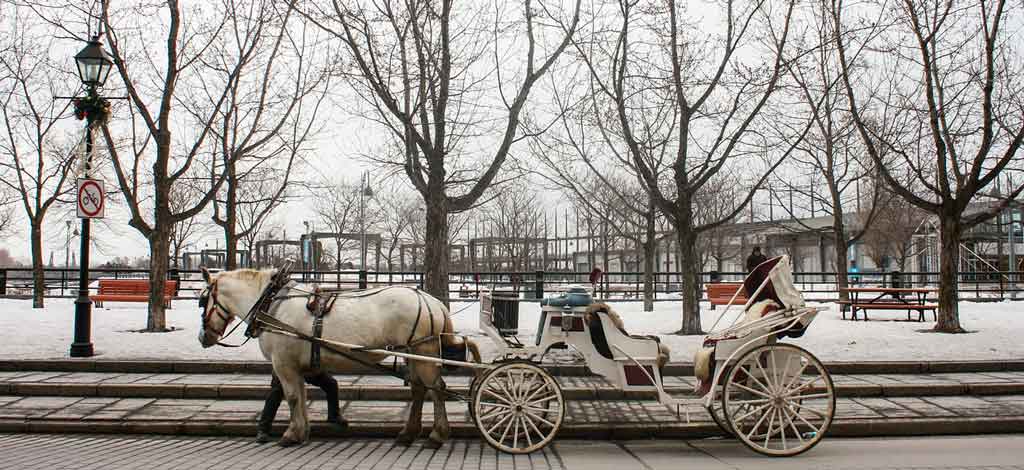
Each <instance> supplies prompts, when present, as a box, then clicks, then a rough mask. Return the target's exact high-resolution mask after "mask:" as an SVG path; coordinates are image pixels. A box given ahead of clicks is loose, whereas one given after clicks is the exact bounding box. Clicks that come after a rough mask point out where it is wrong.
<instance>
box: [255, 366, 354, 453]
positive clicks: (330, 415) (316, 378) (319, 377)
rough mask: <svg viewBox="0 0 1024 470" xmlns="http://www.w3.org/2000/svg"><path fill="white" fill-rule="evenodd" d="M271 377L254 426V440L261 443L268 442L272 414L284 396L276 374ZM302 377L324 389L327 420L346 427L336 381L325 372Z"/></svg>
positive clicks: (272, 421) (279, 405)
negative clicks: (265, 397)
mask: <svg viewBox="0 0 1024 470" xmlns="http://www.w3.org/2000/svg"><path fill="white" fill-rule="evenodd" d="M272 377H273V378H272V379H271V380H270V393H269V394H267V399H266V401H265V402H264V403H263V412H262V413H260V421H259V424H258V425H257V428H256V429H257V431H256V442H259V443H261V444H262V443H265V442H270V426H271V425H272V424H274V416H276V415H277V409H278V408H280V407H281V399H282V398H284V388H282V387H281V381H280V380H279V379H278V378H277V375H276V374H272ZM304 378H305V379H306V383H308V384H310V385H316V386H317V387H320V389H321V390H323V391H324V395H325V396H326V397H325V398H326V400H327V422H328V423H331V424H332V425H334V426H335V427H336V428H338V430H341V431H344V430H345V428H347V427H348V421H346V420H345V418H342V417H341V415H340V414H339V412H338V381H337V380H334V377H331V375H330V374H327V373H325V372H319V373H317V374H314V375H307V376H306V377H304Z"/></svg>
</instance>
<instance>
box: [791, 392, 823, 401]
mask: <svg viewBox="0 0 1024 470" xmlns="http://www.w3.org/2000/svg"><path fill="white" fill-rule="evenodd" d="M831 396H832V394H831V393H828V392H823V393H812V394H810V395H786V396H784V397H782V398H784V399H786V401H792V400H794V399H800V400H816V399H818V398H828V397H831Z"/></svg>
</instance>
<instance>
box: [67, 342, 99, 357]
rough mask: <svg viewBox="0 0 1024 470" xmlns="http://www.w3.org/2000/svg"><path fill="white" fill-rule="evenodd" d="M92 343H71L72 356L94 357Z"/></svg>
mask: <svg viewBox="0 0 1024 470" xmlns="http://www.w3.org/2000/svg"><path fill="white" fill-rule="evenodd" d="M93 355H95V353H94V352H93V349H92V343H71V357H92V356H93Z"/></svg>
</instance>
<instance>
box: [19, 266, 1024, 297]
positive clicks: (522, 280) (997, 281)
mask: <svg viewBox="0 0 1024 470" xmlns="http://www.w3.org/2000/svg"><path fill="white" fill-rule="evenodd" d="M44 275H45V276H44V277H45V285H46V296H47V297H74V296H76V295H77V288H78V287H77V286H78V270H77V269H60V268H47V269H45V270H44ZM89 276H90V280H91V283H90V291H91V292H95V291H96V289H97V286H98V282H97V281H98V280H100V279H146V278H148V276H149V271H148V270H145V269H93V270H90V272H89ZM700 276H701V281H702V282H704V283H707V282H740V281H742V280H743V277H744V276H745V273H736V272H721V273H719V272H707V273H701V275H700ZM848 276H849V280H850V285H851V287H857V286H893V285H898V286H901V287H938V278H939V274H938V273H936V272H905V273H899V272H896V273H893V272H860V273H849V274H848ZM793 277H794V281H795V283H796V285H797V287H798V288H799V289H800V290H801V291H802V292H803V293H804V295H805V297H806V298H808V299H815V300H835V299H837V298H838V297H839V295H838V291H837V288H836V274H835V273H829V272H800V273H794V275H793ZM169 278H171V279H176V280H179V281H180V282H179V285H178V290H177V292H176V293H175V297H177V298H195V297H197V296H198V293H199V291H200V290H201V289H202V287H203V282H202V273H201V271H197V270H171V272H170V273H169ZM292 278H293V279H295V280H296V281H299V282H304V283H315V284H317V285H319V286H321V287H325V288H334V289H360V288H367V287H376V286H384V285H409V286H420V287H422V286H423V273H421V272H373V271H296V272H293V273H292ZM448 282H449V297H450V298H451V299H459V298H464V299H472V298H475V297H477V296H478V295H479V293H480V292H481V291H483V290H487V289H499V290H508V291H512V292H513V293H517V294H518V295H520V296H522V298H523V299H525V300H531V299H540V298H543V297H544V296H547V295H551V294H553V293H557V292H560V291H563V290H565V288H566V287H567V286H569V285H572V284H583V285H587V286H591V282H590V273H589V272H563V271H546V272H545V271H533V272H514V273H509V272H478V273H465V272H453V273H450V274H449V281H448ZM1022 284H1024V272H1016V271H1015V272H963V273H960V275H959V279H958V285H957V287H958V289H959V292H960V297H961V298H962V299H965V300H999V299H1006V298H1016V297H1018V296H1019V295H1020V292H1021V291H1024V286H1022ZM680 286H681V282H680V275H679V274H678V273H656V274H655V275H654V296H655V300H676V299H679V297H680V290H681V287H680ZM593 287H594V289H595V291H596V294H597V296H598V297H600V298H609V299H616V300H640V299H643V292H644V276H643V273H638V272H610V273H604V275H602V276H601V279H600V281H599V282H598V283H596V284H594V285H593ZM31 295H32V270H31V269H27V268H7V269H0V297H28V296H31Z"/></svg>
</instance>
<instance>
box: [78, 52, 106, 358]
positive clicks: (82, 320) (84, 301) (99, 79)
mask: <svg viewBox="0 0 1024 470" xmlns="http://www.w3.org/2000/svg"><path fill="white" fill-rule="evenodd" d="M75 65H77V66H78V78H79V79H81V80H82V85H84V86H85V90H86V94H85V97H82V98H75V100H74V103H75V117H77V118H78V119H85V122H86V126H85V172H84V176H85V177H86V178H88V177H89V171H90V170H91V169H92V129H93V127H94V126H95V125H96V124H97V123H102V122H103V121H105V120H106V119H107V117H108V116H109V115H110V104H109V102H108V101H107V100H106V99H104V98H102V97H101V96H99V93H98V92H97V90H98V89H99V88H102V87H103V84H104V83H105V82H106V81H107V76H109V75H110V69H111V68H113V65H114V61H113V60H112V59H111V57H110V55H109V54H107V51H106V50H104V49H103V43H101V42H100V35H98V34H97V35H96V36H93V38H92V40H91V41H89V42H88V44H86V46H85V47H84V48H83V49H82V50H81V51H79V53H78V54H75ZM79 253H80V258H79V263H78V266H79V267H78V297H77V298H76V299H75V339H74V342H72V343H71V353H70V354H71V357H91V356H92V355H93V354H94V353H93V347H92V300H91V299H89V218H88V217H82V233H81V245H80V247H79Z"/></svg>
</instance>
